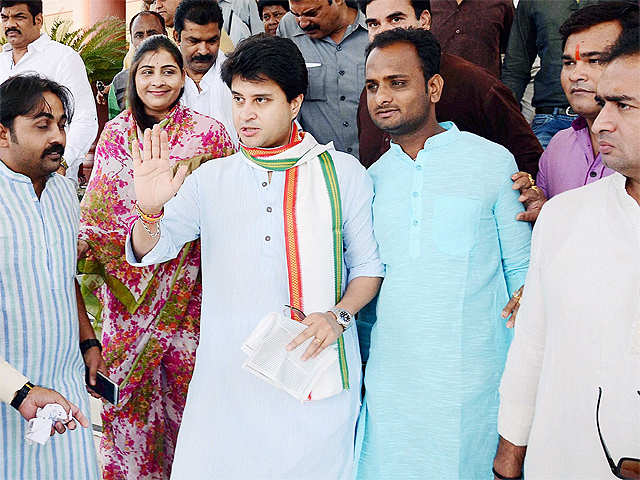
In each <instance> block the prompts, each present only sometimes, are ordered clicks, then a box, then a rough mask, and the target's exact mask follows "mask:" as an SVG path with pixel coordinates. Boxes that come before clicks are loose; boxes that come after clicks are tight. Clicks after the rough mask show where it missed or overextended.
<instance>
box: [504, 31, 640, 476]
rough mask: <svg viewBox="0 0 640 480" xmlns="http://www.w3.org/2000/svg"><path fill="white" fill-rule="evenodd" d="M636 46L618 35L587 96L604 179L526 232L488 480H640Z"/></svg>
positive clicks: (553, 204)
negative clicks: (523, 271)
mask: <svg viewBox="0 0 640 480" xmlns="http://www.w3.org/2000/svg"><path fill="white" fill-rule="evenodd" d="M638 34H639V32H638V28H634V29H629V30H628V31H626V32H624V33H623V34H622V36H621V37H620V39H619V40H618V43H617V45H616V46H615V47H614V50H613V52H612V53H611V55H610V57H609V58H607V66H606V67H605V69H604V71H603V72H602V75H601V76H600V79H599V81H598V85H597V88H596V101H597V102H598V104H599V106H600V108H601V110H600V113H599V114H598V116H597V117H596V118H595V121H594V122H593V125H592V126H591V129H592V130H593V132H595V140H596V141H597V142H598V146H599V149H600V153H601V155H602V161H603V162H604V164H605V165H606V166H607V167H608V168H610V169H612V170H614V173H612V174H611V175H610V176H608V177H607V178H604V179H602V180H600V181H598V182H595V183H592V184H590V185H586V186H584V187H581V188H577V189H574V190H571V191H568V192H565V193H563V194H562V195H558V196H557V197H555V198H552V199H551V200H550V201H549V202H548V203H547V204H546V205H545V206H544V208H543V209H542V213H541V214H540V217H539V218H538V221H537V223H536V227H535V229H534V232H533V239H532V244H531V263H530V266H529V272H528V273H527V279H526V282H525V284H526V289H525V292H524V295H523V297H522V307H521V308H520V313H519V314H518V321H517V323H516V328H515V338H514V340H513V343H512V344H511V349H510V351H509V356H508V359H507V364H506V367H505V371H504V375H503V377H502V384H501V386H500V412H499V414H498V433H499V434H500V443H499V446H498V451H497V454H496V457H495V460H494V465H493V468H494V474H495V478H496V479H517V478H521V476H522V474H523V473H524V478H526V479H527V480H547V479H595V478H597V479H605V478H611V479H613V478H616V477H617V478H620V479H640V441H639V439H640V391H638V386H639V385H640V318H639V317H638V311H639V310H638V307H639V305H640V303H639V302H640V297H639V296H638V292H640V275H639V274H638V265H640V135H638V132H639V131H640V82H638V76H639V75H640V40H639V38H640V37H639V36H638ZM581 55H582V50H581ZM594 246H597V247H600V248H598V251H597V254H596V255H594Z"/></svg>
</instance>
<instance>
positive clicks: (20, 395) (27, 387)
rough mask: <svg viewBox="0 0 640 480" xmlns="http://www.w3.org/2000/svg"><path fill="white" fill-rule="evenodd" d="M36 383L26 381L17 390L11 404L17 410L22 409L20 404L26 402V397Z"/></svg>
mask: <svg viewBox="0 0 640 480" xmlns="http://www.w3.org/2000/svg"><path fill="white" fill-rule="evenodd" d="M34 386H35V385H34V384H33V383H31V382H27V383H25V384H24V385H23V386H22V388H21V389H20V390H18V391H17V392H16V396H15V397H13V400H11V406H12V407H13V408H15V409H16V410H18V409H20V405H22V402H24V399H25V398H27V395H29V392H30V391H31V389H32V388H33V387H34Z"/></svg>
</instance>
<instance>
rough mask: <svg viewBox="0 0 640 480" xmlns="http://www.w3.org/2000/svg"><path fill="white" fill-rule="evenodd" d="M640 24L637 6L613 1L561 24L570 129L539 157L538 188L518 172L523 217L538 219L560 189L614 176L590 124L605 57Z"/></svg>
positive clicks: (516, 180) (584, 10) (516, 184)
mask: <svg viewBox="0 0 640 480" xmlns="http://www.w3.org/2000/svg"><path fill="white" fill-rule="evenodd" d="M637 26H638V4H637V3H630V2H628V1H627V2H611V3H601V4H597V5H589V6H587V7H584V8H582V9H580V10H577V11H576V12H575V13H574V14H573V15H571V16H570V17H569V18H568V19H567V20H566V21H565V22H564V24H563V25H562V26H561V27H560V35H562V39H563V42H564V47H563V48H564V52H563V54H562V71H561V74H560V82H561V83H562V88H563V90H564V93H565V95H566V96H567V99H568V100H569V104H570V105H571V108H572V110H573V111H574V112H575V113H576V114H578V117H577V118H576V119H575V120H574V121H573V123H572V124H571V127H569V128H567V129H564V130H560V131H559V132H558V133H556V135H555V136H554V137H553V138H552V139H551V141H550V142H549V145H548V146H547V149H546V150H545V151H544V153H543V154H542V157H540V169H539V171H538V176H537V187H536V186H535V185H534V182H533V181H532V178H530V177H529V175H528V174H527V173H525V172H519V173H517V174H516V175H514V189H520V192H521V194H522V197H521V200H522V201H524V202H526V203H527V205H528V208H527V212H523V213H522V214H520V216H521V217H523V218H522V219H525V220H528V221H534V220H535V219H536V218H537V216H538V214H539V213H540V208H541V207H542V205H543V204H544V202H545V201H546V200H547V199H548V198H551V197H554V196H555V195H558V194H559V193H562V192H565V191H567V190H571V189H574V188H578V187H582V186H584V185H587V184H589V183H593V182H596V181H598V180H600V179H601V178H603V177H606V176H608V175H611V174H612V173H613V170H611V169H610V168H608V167H607V166H606V165H605V164H603V163H602V156H601V154H600V151H599V148H598V142H597V141H596V134H595V133H594V132H593V131H591V126H592V125H593V122H594V120H595V119H596V117H597V116H598V113H599V112H600V106H599V105H598V104H597V103H596V101H595V89H596V85H597V83H598V80H599V79H600V75H602V72H603V70H604V68H605V66H606V62H605V56H606V53H607V52H608V51H609V50H610V49H611V47H612V46H613V44H614V43H615V41H616V39H617V38H618V36H619V35H620V33H621V32H623V31H626V30H629V29H631V28H634V27H637Z"/></svg>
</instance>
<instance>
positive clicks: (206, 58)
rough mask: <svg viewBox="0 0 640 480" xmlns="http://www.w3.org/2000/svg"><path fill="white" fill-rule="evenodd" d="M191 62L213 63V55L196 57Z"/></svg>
mask: <svg viewBox="0 0 640 480" xmlns="http://www.w3.org/2000/svg"><path fill="white" fill-rule="evenodd" d="M191 60H192V61H194V62H213V55H194V56H193V57H191Z"/></svg>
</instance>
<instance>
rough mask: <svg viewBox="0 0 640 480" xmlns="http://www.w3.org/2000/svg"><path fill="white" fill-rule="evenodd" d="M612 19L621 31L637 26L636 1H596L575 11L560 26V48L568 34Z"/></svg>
mask: <svg viewBox="0 0 640 480" xmlns="http://www.w3.org/2000/svg"><path fill="white" fill-rule="evenodd" d="M612 21H617V22H619V23H620V26H621V27H622V31H623V32H624V31H625V30H628V29H630V28H637V27H638V4H637V2H630V1H624V2H606V3H596V4H595V5H589V6H587V7H584V8H581V9H580V10H577V11H575V12H574V13H572V14H571V16H570V17H569V18H567V19H566V20H565V22H564V23H563V24H562V26H561V27H560V35H562V48H563V49H564V46H565V44H566V43H567V39H568V38H569V36H570V35H573V34H574V33H579V32H583V31H585V30H587V29H589V28H591V27H593V26H595V25H600V24H601V23H605V22H612Z"/></svg>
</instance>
